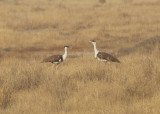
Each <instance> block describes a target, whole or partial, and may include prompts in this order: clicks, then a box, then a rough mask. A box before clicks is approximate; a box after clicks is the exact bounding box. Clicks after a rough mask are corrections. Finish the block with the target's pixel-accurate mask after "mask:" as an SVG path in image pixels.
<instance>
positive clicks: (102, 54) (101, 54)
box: [89, 40, 120, 63]
mask: <svg viewBox="0 0 160 114" xmlns="http://www.w3.org/2000/svg"><path fill="white" fill-rule="evenodd" d="M89 42H91V43H92V44H93V46H94V53H95V55H94V57H95V58H97V59H98V60H100V61H105V62H107V61H111V62H118V63H120V61H119V60H118V59H117V58H115V57H113V56H112V55H110V54H108V53H105V52H99V51H98V50H97V47H96V41H94V40H91V41H89Z"/></svg>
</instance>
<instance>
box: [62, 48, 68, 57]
mask: <svg viewBox="0 0 160 114" xmlns="http://www.w3.org/2000/svg"><path fill="white" fill-rule="evenodd" d="M64 50H65V52H64V54H63V56H62V57H63V60H65V59H66V58H67V48H65V49H64Z"/></svg>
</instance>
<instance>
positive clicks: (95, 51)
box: [93, 43, 98, 58]
mask: <svg viewBox="0 0 160 114" xmlns="http://www.w3.org/2000/svg"><path fill="white" fill-rule="evenodd" d="M93 46H94V57H95V58H96V57H97V54H98V50H97V47H96V43H93Z"/></svg>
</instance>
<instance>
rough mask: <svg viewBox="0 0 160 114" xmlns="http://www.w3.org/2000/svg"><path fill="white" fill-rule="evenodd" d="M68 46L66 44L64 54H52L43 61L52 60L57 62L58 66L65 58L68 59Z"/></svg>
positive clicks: (54, 62) (51, 61)
mask: <svg viewBox="0 0 160 114" xmlns="http://www.w3.org/2000/svg"><path fill="white" fill-rule="evenodd" d="M67 48H69V46H64V50H65V52H64V54H63V55H52V56H49V57H47V58H45V59H44V60H43V61H42V63H43V62H50V63H53V64H55V65H56V66H57V65H58V64H60V63H61V62H63V61H64V60H66V58H67Z"/></svg>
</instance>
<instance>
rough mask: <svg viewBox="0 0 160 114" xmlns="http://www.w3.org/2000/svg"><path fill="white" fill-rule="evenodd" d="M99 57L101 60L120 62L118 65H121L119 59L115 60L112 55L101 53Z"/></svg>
mask: <svg viewBox="0 0 160 114" xmlns="http://www.w3.org/2000/svg"><path fill="white" fill-rule="evenodd" d="M97 57H98V58H100V59H104V60H107V61H112V62H118V63H120V61H119V60H118V59H117V58H115V57H113V56H112V55H110V54H108V53H105V52H99V53H98V54H97Z"/></svg>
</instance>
